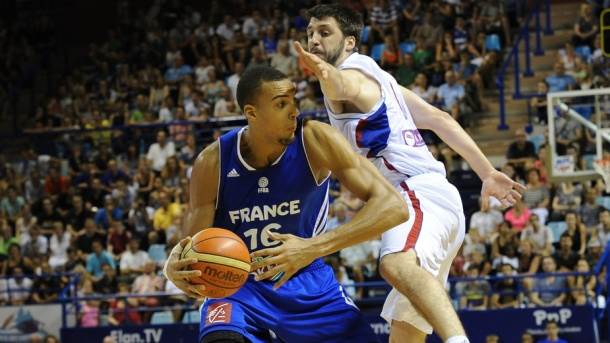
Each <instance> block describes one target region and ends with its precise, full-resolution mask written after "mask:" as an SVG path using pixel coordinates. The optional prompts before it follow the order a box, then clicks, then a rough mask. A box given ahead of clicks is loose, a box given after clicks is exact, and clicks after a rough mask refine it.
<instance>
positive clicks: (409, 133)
mask: <svg viewBox="0 0 610 343" xmlns="http://www.w3.org/2000/svg"><path fill="white" fill-rule="evenodd" d="M402 138H403V139H404V140H405V144H407V145H409V146H412V147H420V146H424V145H426V142H425V141H424V138H423V137H422V136H421V134H420V133H419V131H418V130H404V131H403V132H402Z"/></svg>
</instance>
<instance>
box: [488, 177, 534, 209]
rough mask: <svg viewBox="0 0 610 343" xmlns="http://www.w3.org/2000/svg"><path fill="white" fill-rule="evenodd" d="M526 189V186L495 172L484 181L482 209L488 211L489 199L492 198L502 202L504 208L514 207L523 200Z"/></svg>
mask: <svg viewBox="0 0 610 343" xmlns="http://www.w3.org/2000/svg"><path fill="white" fill-rule="evenodd" d="M525 189H526V188H525V186H524V185H522V184H520V183H518V182H515V181H513V180H512V179H511V178H509V177H508V176H507V175H506V174H504V173H501V172H499V171H497V170H494V171H493V172H492V173H491V174H489V176H488V177H486V178H485V179H484V180H483V188H482V189H481V209H483V210H486V209H487V208H488V207H489V197H491V196H493V197H495V198H497V199H498V200H500V202H501V203H502V205H503V206H506V207H509V206H512V205H514V204H515V203H516V202H517V201H518V200H519V199H521V194H523V192H524V191H525Z"/></svg>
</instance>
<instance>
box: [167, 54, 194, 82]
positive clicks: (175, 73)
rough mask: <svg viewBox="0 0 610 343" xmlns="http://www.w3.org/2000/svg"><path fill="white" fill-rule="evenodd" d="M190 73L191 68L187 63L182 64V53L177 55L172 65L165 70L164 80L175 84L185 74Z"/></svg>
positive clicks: (191, 71)
mask: <svg viewBox="0 0 610 343" xmlns="http://www.w3.org/2000/svg"><path fill="white" fill-rule="evenodd" d="M192 74H193V68H192V67H191V66H190V65H188V64H184V59H183V58H182V55H178V56H176V59H175V60H174V65H173V67H171V68H168V69H167V71H166V72H165V81H166V82H168V83H170V84H177V83H179V82H180V81H182V79H184V78H185V77H186V76H187V75H192Z"/></svg>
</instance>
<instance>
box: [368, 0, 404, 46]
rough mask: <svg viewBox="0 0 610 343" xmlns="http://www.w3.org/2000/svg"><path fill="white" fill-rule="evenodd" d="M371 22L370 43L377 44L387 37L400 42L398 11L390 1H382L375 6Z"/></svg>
mask: <svg viewBox="0 0 610 343" xmlns="http://www.w3.org/2000/svg"><path fill="white" fill-rule="evenodd" d="M369 20H370V23H371V35H370V36H369V38H370V41H369V43H370V44H371V45H372V44H375V43H380V42H382V41H383V38H384V37H386V36H390V37H392V39H393V40H394V41H395V42H397V41H398V10H397V8H396V6H395V5H394V4H393V3H392V2H391V1H389V0H380V1H377V2H375V4H374V5H373V7H372V9H371V12H370V16H369Z"/></svg>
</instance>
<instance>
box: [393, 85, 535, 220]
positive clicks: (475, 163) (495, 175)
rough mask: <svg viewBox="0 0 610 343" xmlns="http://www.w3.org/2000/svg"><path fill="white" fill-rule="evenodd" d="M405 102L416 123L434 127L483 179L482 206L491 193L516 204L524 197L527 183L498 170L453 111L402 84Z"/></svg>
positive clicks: (431, 128) (421, 126) (504, 201)
mask: <svg viewBox="0 0 610 343" xmlns="http://www.w3.org/2000/svg"><path fill="white" fill-rule="evenodd" d="M401 91H402V94H403V97H404V99H405V103H406V104H407V106H408V107H409V110H410V112H411V115H412V116H413V120H414V121H415V125H416V126H417V127H418V128H420V129H428V130H432V131H434V133H436V134H437V135H438V136H439V137H440V138H441V139H442V140H443V142H445V143H447V145H449V147H450V148H451V149H453V150H455V151H456V152H457V153H458V154H460V156H462V157H463V158H464V159H465V160H466V161H467V162H468V163H469V164H470V166H471V167H472V169H473V170H474V171H475V172H476V173H477V175H478V176H479V177H480V178H481V180H482V181H483V189H482V190H481V196H482V202H481V206H482V207H483V208H487V206H489V197H490V196H494V197H496V198H498V199H499V200H500V201H501V202H502V204H503V205H504V206H511V205H513V204H514V203H515V202H516V201H517V199H520V198H521V193H522V192H523V191H524V190H525V186H523V185H521V184H520V183H518V182H515V181H513V180H511V179H510V178H509V177H508V176H506V175H505V174H503V173H501V172H499V171H497V170H496V169H495V168H494V167H493V166H492V165H491V163H490V162H489V160H488V159H487V158H486V157H485V155H484V154H483V152H481V150H480V149H479V147H478V146H477V145H476V143H475V142H474V141H473V140H472V138H471V137H470V136H469V135H468V133H466V131H464V129H463V128H462V127H461V126H460V125H459V124H458V122H456V121H455V120H454V119H453V118H452V117H451V115H450V114H449V113H447V112H444V111H442V110H440V109H438V108H436V107H434V106H432V105H430V104H428V103H427V102H426V101H424V100H423V99H422V98H420V97H419V96H417V95H416V94H415V93H413V92H411V91H410V90H408V89H406V88H404V87H401Z"/></svg>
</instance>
